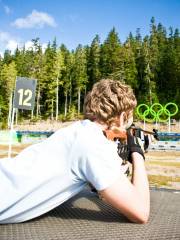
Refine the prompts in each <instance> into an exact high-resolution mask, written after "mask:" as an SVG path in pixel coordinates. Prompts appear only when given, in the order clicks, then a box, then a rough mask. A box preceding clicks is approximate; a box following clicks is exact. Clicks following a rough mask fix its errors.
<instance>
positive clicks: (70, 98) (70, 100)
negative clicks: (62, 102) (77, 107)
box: [69, 83, 72, 111]
mask: <svg viewBox="0 0 180 240" xmlns="http://www.w3.org/2000/svg"><path fill="white" fill-rule="evenodd" d="M71 104H72V86H71V83H70V89H69V111H70V109H71Z"/></svg>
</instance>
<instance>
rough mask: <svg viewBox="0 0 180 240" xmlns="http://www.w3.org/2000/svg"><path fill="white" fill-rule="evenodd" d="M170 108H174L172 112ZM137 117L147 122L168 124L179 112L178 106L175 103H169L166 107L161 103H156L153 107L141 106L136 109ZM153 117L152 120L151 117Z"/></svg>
mask: <svg viewBox="0 0 180 240" xmlns="http://www.w3.org/2000/svg"><path fill="white" fill-rule="evenodd" d="M169 107H171V108H172V107H173V111H172V112H170V110H169V109H168V108H169ZM136 112H137V115H138V116H139V117H140V118H141V119H143V120H144V121H147V122H167V121H168V120H169V119H170V118H171V117H172V116H174V115H176V114H177V112H178V106H177V105H176V104H175V103H172V102H169V103H167V104H166V105H165V106H162V105H161V104H160V103H154V104H153V105H152V106H148V105H146V104H144V103H143V104H140V105H138V107H137V108H136ZM149 116H151V118H150V117H149Z"/></svg>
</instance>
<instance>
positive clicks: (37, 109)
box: [36, 85, 40, 118]
mask: <svg viewBox="0 0 180 240" xmlns="http://www.w3.org/2000/svg"><path fill="white" fill-rule="evenodd" d="M39 100H40V85H39V86H38V94H37V102H36V104H37V106H36V117H37V118H38V115H39Z"/></svg>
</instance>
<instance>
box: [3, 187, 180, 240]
mask: <svg viewBox="0 0 180 240" xmlns="http://www.w3.org/2000/svg"><path fill="white" fill-rule="evenodd" d="M132 204H133V199H132ZM59 239H75V240H78V239H81V240H84V239H85V240H86V239H87V240H89V239H91V240H92V239H93V240H94V239H104V240H108V239H111V240H114V239H124V240H128V239H133V240H138V239H141V240H142V239H146V240H147V239H158V240H159V239H168V240H171V239H178V240H180V191H175V190H174V191H172V190H169V191H168V190H165V189H161V190H156V189H151V214H150V219H149V222H148V223H147V224H145V225H144V224H135V223H130V222H129V221H128V220H127V219H126V218H125V217H124V216H123V215H121V214H119V213H118V212H117V211H116V210H115V209H113V208H112V207H111V206H109V205H108V204H106V203H104V202H103V201H101V200H100V199H99V198H98V197H97V195H96V194H95V193H91V192H90V191H87V190H85V191H82V192H81V193H80V194H78V195H76V196H75V197H73V198H72V199H70V200H68V201H67V202H65V203H63V204H62V205H61V206H59V207H57V208H55V209H53V210H52V211H50V212H48V213H46V214H44V215H42V216H40V217H38V218H36V219H33V220H30V221H28V222H25V223H19V224H6V225H0V240H59Z"/></svg>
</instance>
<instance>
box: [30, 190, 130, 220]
mask: <svg viewBox="0 0 180 240" xmlns="http://www.w3.org/2000/svg"><path fill="white" fill-rule="evenodd" d="M46 217H55V218H60V219H81V220H82V219H83V220H90V221H99V222H118V223H119V222H121V223H131V222H130V221H129V220H128V219H127V218H126V217H125V216H124V215H122V214H121V213H119V212H117V210H115V209H114V208H113V207H111V206H110V205H109V204H107V203H105V202H103V201H102V200H100V199H99V198H98V196H97V194H94V193H90V192H85V193H81V194H78V195H76V196H75V197H73V198H72V199H70V200H68V201H67V202H65V203H63V204H61V205H60V206H58V207H56V208H55V209H53V210H51V211H50V212H48V213H46V214H44V215H42V216H40V217H38V218H36V219H34V220H40V219H43V218H46ZM30 221H33V220H30Z"/></svg>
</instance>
